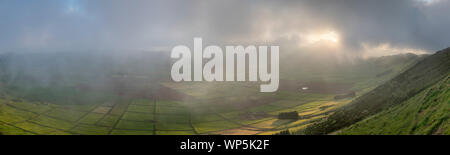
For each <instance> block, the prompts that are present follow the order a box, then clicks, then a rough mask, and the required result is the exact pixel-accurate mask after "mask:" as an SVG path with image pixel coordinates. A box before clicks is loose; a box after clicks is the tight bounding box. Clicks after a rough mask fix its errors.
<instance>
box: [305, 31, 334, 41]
mask: <svg viewBox="0 0 450 155" xmlns="http://www.w3.org/2000/svg"><path fill="white" fill-rule="evenodd" d="M306 39H307V41H308V42H309V43H312V44H313V43H317V42H322V41H326V42H331V43H338V42H339V36H338V34H337V33H336V32H334V31H327V32H325V33H317V34H310V35H308V36H307V38H306Z"/></svg>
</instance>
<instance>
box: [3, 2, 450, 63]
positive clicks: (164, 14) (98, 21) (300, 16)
mask: <svg viewBox="0 0 450 155" xmlns="http://www.w3.org/2000/svg"><path fill="white" fill-rule="evenodd" d="M449 8H450V0H395V1H393V0H376V1H373V0H320V1H318V0H300V1H294V0H292V1H291V0H286V1H275V0H227V1H223V0H208V1H206V0H205V1H203V0H133V1H124V0H95V1H94V0H39V1H29V0H0V52H21V51H77V50H103V51H109V50H124V51H126V50H144V51H169V50H170V49H171V48H172V47H174V46H176V45H190V44H192V43H193V38H194V37H202V38H203V40H204V44H214V45H230V44H232V45H260V44H264V45H280V47H281V49H282V50H284V51H289V52H310V51H317V50H319V49H320V50H326V51H335V52H346V53H351V54H354V53H356V54H361V53H363V54H365V55H368V56H381V55H389V54H396V53H406V52H412V53H429V52H434V51H437V50H440V49H443V48H446V47H449V46H450V30H448V29H449V28H450V16H449V15H450V9H449Z"/></svg>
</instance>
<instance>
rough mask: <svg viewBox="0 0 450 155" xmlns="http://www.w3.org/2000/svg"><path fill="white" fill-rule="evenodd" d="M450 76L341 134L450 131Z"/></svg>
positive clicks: (437, 132)
mask: <svg viewBox="0 0 450 155" xmlns="http://www.w3.org/2000/svg"><path fill="white" fill-rule="evenodd" d="M449 117H450V77H447V78H446V79H444V80H443V81H441V82H439V83H437V84H436V85H434V86H432V87H430V88H428V89H426V90H424V91H422V92H421V93H419V94H417V95H416V96H414V97H412V98H410V99H409V100H407V101H405V102H403V103H401V104H400V105H397V106H394V107H393V108H391V109H388V110H386V111H383V112H381V113H379V114H376V115H374V116H373V117H370V118H368V119H366V120H363V121H361V122H358V123H356V124H354V125H352V126H350V127H349V128H347V129H344V130H343V131H341V132H340V133H339V134H445V135H449V134H450V121H449Z"/></svg>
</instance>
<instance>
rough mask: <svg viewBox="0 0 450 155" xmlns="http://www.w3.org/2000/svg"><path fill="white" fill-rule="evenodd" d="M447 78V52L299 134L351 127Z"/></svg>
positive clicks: (449, 71)
mask: <svg viewBox="0 0 450 155" xmlns="http://www.w3.org/2000/svg"><path fill="white" fill-rule="evenodd" d="M449 74H450V48H447V49H445V50H442V51H439V52H436V53H435V54H433V55H431V56H428V57H426V58H424V59H423V60H422V61H420V62H418V63H417V64H416V65H414V66H413V67H411V68H410V69H408V70H406V71H405V72H403V73H402V74H400V75H398V76H397V77H395V78H394V79H392V80H390V81H388V82H386V83H385V84H382V85H381V86H379V87H377V88H375V89H374V90H372V91H371V92H369V93H366V94H364V95H363V96H361V97H359V98H358V99H356V100H354V101H353V102H352V103H350V104H349V105H348V106H346V107H343V108H342V109H340V110H338V111H336V112H335V113H334V114H333V115H331V116H330V117H328V118H327V119H325V120H323V121H321V122H318V123H316V124H314V125H311V126H309V127H308V128H306V129H305V130H304V131H301V133H302V134H328V133H331V132H333V131H337V130H339V129H342V128H344V127H347V126H350V125H352V124H354V123H356V122H358V121H361V120H362V119H364V118H366V117H368V116H371V115H374V114H376V113H378V112H380V111H382V110H384V109H387V108H389V107H392V106H394V105H397V104H400V103H402V102H404V101H406V100H407V99H409V98H411V97H413V96H415V95H416V94H417V93H419V92H421V91H423V90H425V89H426V88H428V87H430V86H432V85H434V84H435V83H437V82H438V81H440V80H442V79H444V78H445V77H447V76H448V75H449Z"/></svg>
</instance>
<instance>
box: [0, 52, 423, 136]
mask: <svg viewBox="0 0 450 155" xmlns="http://www.w3.org/2000/svg"><path fill="white" fill-rule="evenodd" d="M419 58H420V57H417V56H411V55H399V56H391V57H382V58H378V59H369V60H366V61H363V62H360V63H359V64H358V65H350V66H345V67H343V68H341V72H336V71H332V72H325V73H316V72H311V74H310V75H307V76H305V75H303V74H300V73H299V75H295V74H293V73H294V72H290V73H288V72H281V78H282V79H281V80H280V81H281V83H280V88H279V90H278V91H277V92H275V93H260V92H259V83H251V82H227V83H221V82H217V83H209V82H192V83H176V82H172V81H170V80H166V79H165V78H162V80H161V79H160V78H159V77H160V76H155V75H154V74H153V73H154V72H161V71H160V70H166V68H165V67H164V65H161V66H158V67H156V69H153V70H152V71H150V72H149V73H146V74H147V75H136V74H137V73H142V72H136V73H134V72H131V73H125V72H123V71H122V70H120V68H119V70H118V71H115V69H114V68H112V69H109V70H111V71H110V72H111V74H109V73H108V74H106V73H105V74H106V75H107V76H98V75H99V72H100V73H102V71H98V70H94V71H92V72H89V71H88V72H83V73H82V74H81V73H79V75H84V74H87V75H86V76H87V77H83V76H81V77H77V76H72V75H70V76H68V77H66V78H64V79H66V80H56V81H55V82H54V83H51V84H50V85H45V86H42V82H39V81H35V82H29V81H30V79H29V78H31V77H30V76H28V75H23V76H19V77H20V78H17V77H16V78H15V79H12V80H11V79H9V75H10V74H7V73H8V71H3V72H2V76H1V77H2V78H3V80H4V81H7V82H4V83H5V85H4V86H2V87H0V88H1V89H0V92H1V97H0V134H8V135H9V134H12V135H24V134H31V135H33V134H34V135H66V134H68V135H196V134H205V135H206V134H225V135H234V134H238V135H241V134H245V135H271V134H277V133H279V132H281V131H286V130H289V131H291V132H293V131H297V130H302V129H304V128H306V127H307V126H309V125H310V124H312V123H314V122H316V121H318V120H320V119H322V118H325V117H328V116H330V115H331V114H333V113H334V112H335V111H336V110H337V109H339V108H341V107H343V106H345V105H347V104H348V103H350V102H352V101H353V100H354V99H355V98H345V99H339V100H335V99H334V97H335V96H336V95H341V94H345V93H347V92H349V91H354V92H356V97H359V96H361V95H363V94H364V93H366V92H368V91H370V90H371V89H373V88H375V87H376V86H377V85H379V84H381V83H383V82H385V81H387V80H389V79H390V78H392V77H394V76H396V75H397V74H399V73H401V72H402V71H403V70H405V69H406V68H408V67H409V66H410V65H412V64H414V63H415V62H416V61H417V60H419ZM163 61H164V60H163ZM153 63H155V62H153ZM161 64H162V63H161ZM133 65H135V64H133ZM142 65H143V66H145V65H146V64H142ZM105 66H109V65H105ZM138 66H140V65H138ZM387 66H388V67H387ZM33 67H35V66H33ZM70 69H72V70H77V69H74V68H70ZM300 69H301V68H300ZM17 70H18V69H17ZM33 70H40V72H44V73H46V69H42V68H37V69H33ZM78 70H80V69H78ZM103 70H105V69H103ZM167 70H168V69H167ZM369 71H370V72H369ZM24 73H25V74H27V73H28V72H24ZM380 73H383V74H382V76H380ZM52 74H55V78H56V79H60V78H58V77H59V76H57V75H58V74H56V73H52ZM324 74H325V75H324ZM316 76H321V77H326V79H324V78H316ZM93 77H94V78H93ZM307 77H312V78H310V79H309V78H307ZM318 79H321V80H318ZM6 83H7V84H6ZM304 88H307V89H304ZM291 111H296V112H298V115H299V118H298V119H292V120H281V119H278V114H280V113H283V112H291Z"/></svg>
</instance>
